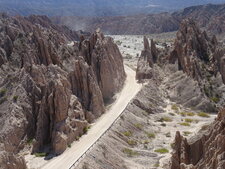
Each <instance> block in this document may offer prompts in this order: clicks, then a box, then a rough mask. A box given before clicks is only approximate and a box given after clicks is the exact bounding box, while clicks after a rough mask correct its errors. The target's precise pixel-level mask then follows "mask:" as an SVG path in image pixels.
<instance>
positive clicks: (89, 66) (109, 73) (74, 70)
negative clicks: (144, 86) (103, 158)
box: [0, 14, 126, 168]
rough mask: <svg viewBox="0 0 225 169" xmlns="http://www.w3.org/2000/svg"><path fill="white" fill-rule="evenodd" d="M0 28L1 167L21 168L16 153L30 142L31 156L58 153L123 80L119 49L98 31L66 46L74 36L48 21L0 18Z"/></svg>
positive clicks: (20, 160)
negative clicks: (45, 152) (72, 44)
mask: <svg viewBox="0 0 225 169" xmlns="http://www.w3.org/2000/svg"><path fill="white" fill-rule="evenodd" d="M0 27H1V29H0V32H1V33H0V37H1V40H0V105H1V106H0V117H1V118H0V124H1V126H2V127H1V129H0V142H1V145H0V149H1V151H2V152H3V151H6V153H3V154H1V159H0V166H1V167H3V168H4V166H5V168H13V166H11V164H13V163H14V164H15V165H17V166H21V168H25V167H24V166H25V164H24V161H23V160H22V159H20V158H19V156H18V153H19V151H20V150H22V149H23V148H24V147H26V146H27V145H28V143H29V144H31V145H32V146H33V153H36V152H43V151H46V148H48V149H49V150H48V151H47V152H49V151H50V152H51V153H54V154H60V153H62V152H63V151H64V150H65V149H66V148H67V146H68V145H69V144H71V142H73V141H74V140H76V139H77V138H78V137H79V136H81V135H82V134H84V133H85V131H86V128H87V126H88V123H89V122H92V121H93V120H95V119H96V118H97V117H99V116H100V115H101V114H102V113H104V111H105V102H107V101H108V100H110V99H112V97H113V96H114V94H115V93H116V92H118V91H119V90H120V88H121V87H122V85H123V83H124V81H125V77H126V76H125V71H124V67H123V60H122V56H121V54H120V52H119V49H118V48H117V46H116V45H115V44H114V43H113V41H112V39H111V38H107V37H104V35H103V34H102V33H101V32H100V31H97V32H95V33H94V34H93V35H92V36H91V37H90V38H89V39H85V38H81V39H82V40H81V42H79V43H75V44H74V46H72V47H70V46H68V45H67V43H69V42H70V41H71V40H73V41H77V40H79V37H78V35H77V33H76V32H73V31H71V30H69V29H68V28H65V27H59V26H55V25H54V24H52V23H51V22H50V20H49V19H48V18H47V17H39V16H30V17H19V16H18V17H9V16H7V15H5V14H2V15H1V16H0ZM7 153H9V154H7ZM9 160H12V161H11V162H10V165H8V164H7V163H8V162H9ZM17 168H18V167H17Z"/></svg>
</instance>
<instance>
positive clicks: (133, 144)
mask: <svg viewBox="0 0 225 169" xmlns="http://www.w3.org/2000/svg"><path fill="white" fill-rule="evenodd" d="M127 143H128V144H129V145H130V146H135V145H137V142H136V141H135V140H128V141H127Z"/></svg>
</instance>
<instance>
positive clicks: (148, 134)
mask: <svg viewBox="0 0 225 169" xmlns="http://www.w3.org/2000/svg"><path fill="white" fill-rule="evenodd" d="M146 135H147V136H148V138H155V133H148V132H146Z"/></svg>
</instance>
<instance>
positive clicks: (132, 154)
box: [123, 148, 139, 157]
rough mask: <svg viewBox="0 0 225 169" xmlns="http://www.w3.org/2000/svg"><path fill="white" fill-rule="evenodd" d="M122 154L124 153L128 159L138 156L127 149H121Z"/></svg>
mask: <svg viewBox="0 0 225 169" xmlns="http://www.w3.org/2000/svg"><path fill="white" fill-rule="evenodd" d="M123 153H125V154H126V155H127V156H128V157H133V156H138V155H139V153H138V152H136V151H133V150H131V149H129V148H124V149H123Z"/></svg>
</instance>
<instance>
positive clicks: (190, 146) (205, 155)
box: [170, 109, 225, 169]
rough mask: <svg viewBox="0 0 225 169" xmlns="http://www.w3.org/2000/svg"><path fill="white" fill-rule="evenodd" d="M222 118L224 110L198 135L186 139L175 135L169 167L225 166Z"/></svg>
mask: <svg viewBox="0 0 225 169" xmlns="http://www.w3.org/2000/svg"><path fill="white" fill-rule="evenodd" d="M224 120H225V110H224V109H223V110H221V111H220V112H219V114H218V117H217V119H216V120H215V122H214V123H213V124H211V125H210V126H208V127H207V129H206V131H201V133H198V136H196V137H194V138H192V139H191V140H189V141H187V140H186V139H185V138H184V137H183V136H181V135H180V134H179V132H178V133H177V135H176V138H175V144H174V146H175V147H174V152H173V154H172V159H171V166H170V168H171V169H203V168H218V169H220V168H221V169H222V168H224V167H225V160H224V153H225V147H224V139H225V136H224Z"/></svg>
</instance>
